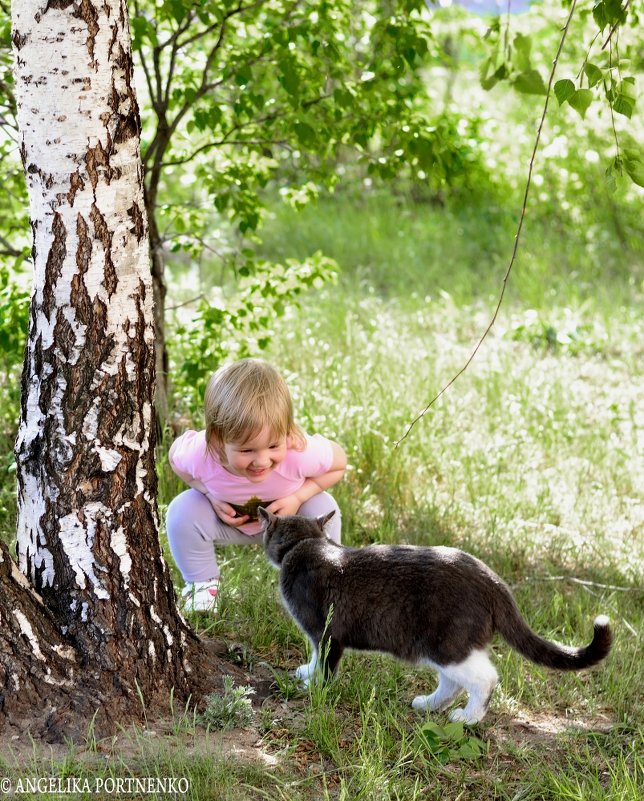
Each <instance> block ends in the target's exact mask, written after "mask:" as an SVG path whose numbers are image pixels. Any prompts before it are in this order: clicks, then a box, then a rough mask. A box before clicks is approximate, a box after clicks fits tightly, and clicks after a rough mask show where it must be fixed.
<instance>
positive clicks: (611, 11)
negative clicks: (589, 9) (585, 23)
mask: <svg viewBox="0 0 644 801" xmlns="http://www.w3.org/2000/svg"><path fill="white" fill-rule="evenodd" d="M593 18H594V20H595V22H596V23H597V25H598V26H599V27H600V28H601V30H602V31H603V30H604V28H606V27H607V26H608V25H616V24H621V23H623V22H625V21H626V11H625V10H624V8H623V7H622V0H600V2H599V3H596V4H595V6H594V8H593Z"/></svg>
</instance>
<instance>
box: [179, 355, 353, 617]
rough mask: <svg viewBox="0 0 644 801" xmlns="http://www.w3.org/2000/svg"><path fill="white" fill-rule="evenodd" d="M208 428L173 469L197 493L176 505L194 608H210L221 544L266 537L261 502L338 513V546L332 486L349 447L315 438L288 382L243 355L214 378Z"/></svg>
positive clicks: (187, 437)
mask: <svg viewBox="0 0 644 801" xmlns="http://www.w3.org/2000/svg"><path fill="white" fill-rule="evenodd" d="M205 419H206V429H205V431H186V432H185V433H184V434H182V435H181V436H180V437H179V438H178V439H177V440H176V441H175V442H174V443H173V445H172V447H171V448H170V465H171V466H172V469H173V470H174V471H175V473H176V474H177V475H178V476H180V477H181V478H182V479H183V480H184V481H185V482H186V483H187V484H189V485H190V486H191V487H192V489H189V490H186V491H185V492H182V493H181V494H180V495H178V496H177V497H176V498H175V499H174V500H173V501H172V503H171V504H170V506H169V508H168V515H167V521H166V528H167V534H168V540H169V543H170V550H171V551H172V556H173V557H174V560H175V562H176V564H177V567H178V568H179V570H180V571H181V573H182V575H183V578H184V580H185V581H186V586H185V588H184V590H183V595H184V597H185V598H186V600H187V604H186V605H187V608H188V609H194V610H208V609H211V608H212V607H213V605H214V603H215V599H216V596H217V586H218V583H219V568H218V566H217V561H216V559H215V549H214V546H215V545H229V544H235V545H240V544H244V545H245V544H251V543H260V544H261V541H262V525H261V523H260V522H259V521H258V520H257V508H258V506H264V507H265V508H266V509H268V510H269V511H270V512H273V514H276V515H293V514H301V515H305V516H307V517H318V516H319V515H323V514H326V513H327V512H330V511H331V510H334V511H335V515H334V516H333V517H332V518H331V520H330V521H329V524H328V526H327V535H328V536H329V537H330V538H331V539H333V540H335V541H336V542H340V528H341V520H340V510H339V509H338V505H337V504H336V502H335V501H334V500H333V498H332V497H331V496H330V495H329V494H328V493H327V492H325V490H327V489H329V487H332V486H333V485H334V484H336V483H337V482H338V481H339V480H340V479H341V478H342V475H343V474H344V470H345V468H346V464H347V459H346V456H345V453H344V451H343V450H342V448H341V447H340V446H339V445H337V444H336V443H335V442H331V440H328V439H325V438H324V437H322V436H320V435H315V436H308V435H307V434H305V433H304V432H303V431H302V430H301V429H300V428H299V426H297V425H296V424H295V422H294V420H293V403H292V400H291V396H290V393H289V391H288V388H287V386H286V383H285V382H284V379H283V378H282V377H281V376H280V375H279V373H277V371H276V370H275V369H274V368H273V367H271V366H270V365H268V364H266V363H265V362H262V361H258V360H256V359H244V360H242V361H240V362H236V363H235V364H232V365H229V366H228V367H223V368H221V369H220V370H218V371H217V372H216V373H215V374H214V376H213V377H212V378H211V380H210V383H209V384H208V387H207V389H206V397H205Z"/></svg>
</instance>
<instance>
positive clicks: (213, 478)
mask: <svg viewBox="0 0 644 801" xmlns="http://www.w3.org/2000/svg"><path fill="white" fill-rule="evenodd" d="M304 436H305V439H306V448H305V449H304V450H303V451H296V450H294V449H293V448H289V449H288V450H287V452H286V458H285V459H284V461H283V462H281V463H280V464H278V465H277V467H275V468H274V469H273V470H272V471H271V473H270V474H269V475H268V477H267V478H266V479H264V481H261V482H259V483H258V484H254V483H253V482H251V481H249V480H248V479H247V478H244V477H243V476H237V475H235V474H234V473H229V472H228V470H226V468H225V467H224V466H223V465H222V464H221V463H220V462H219V461H218V460H217V458H216V457H215V456H213V454H212V453H210V451H208V449H207V448H206V436H205V431H186V432H185V433H184V434H182V435H181V436H180V437H179V438H178V439H176V440H175V441H174V442H173V443H172V447H171V448H170V454H169V458H170V466H171V467H172V469H173V470H174V472H175V473H176V474H177V475H178V476H179V478H182V479H183V480H184V481H185V482H186V484H189V485H190V486H191V487H192V488H193V489H196V490H199V492H203V494H204V495H205V496H206V497H207V498H209V499H210V500H211V501H223V502H225V503H230V504H234V505H238V506H243V505H245V504H247V503H248V502H253V501H255V500H259V501H264V502H265V503H266V504H267V505H268V504H269V503H270V502H271V501H276V500H278V499H279V498H285V497H286V496H287V495H292V494H293V493H294V492H297V491H298V490H299V489H300V487H301V486H302V484H304V481H305V480H306V479H307V478H314V477H315V476H320V475H322V474H323V473H328V472H329V470H330V468H331V464H332V463H333V448H332V446H331V442H330V441H329V440H328V439H325V437H322V436H320V435H319V434H315V435H314V436H309V435H308V434H305V435H304ZM261 530H262V524H261V522H259V521H257V520H252V521H249V522H248V523H246V524H245V525H243V526H240V527H239V531H242V532H243V533H244V534H248V535H249V536H252V535H254V534H257V533H259V532H260V531H261Z"/></svg>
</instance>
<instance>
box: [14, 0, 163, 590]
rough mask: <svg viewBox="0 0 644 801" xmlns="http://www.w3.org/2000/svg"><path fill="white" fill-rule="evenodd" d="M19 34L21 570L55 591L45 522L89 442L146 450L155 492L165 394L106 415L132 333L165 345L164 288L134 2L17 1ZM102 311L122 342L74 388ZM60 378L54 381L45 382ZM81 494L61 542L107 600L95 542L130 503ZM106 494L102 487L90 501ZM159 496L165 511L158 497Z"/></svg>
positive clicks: (114, 339)
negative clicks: (71, 411)
mask: <svg viewBox="0 0 644 801" xmlns="http://www.w3.org/2000/svg"><path fill="white" fill-rule="evenodd" d="M13 41H14V47H15V54H16V95H17V101H18V121H19V127H20V131H21V136H22V156H23V161H24V164H25V169H26V173H27V176H28V182H29V198H30V216H31V220H32V228H33V237H34V240H33V244H34V247H33V260H34V289H33V299H32V317H31V329H30V336H29V348H28V355H27V360H28V361H27V364H26V369H25V385H24V390H25V397H24V400H23V415H22V420H21V424H20V431H19V434H18V440H17V453H18V455H19V465H20V496H19V523H18V543H19V553H20V565H21V568H22V569H23V571H25V573H26V574H27V575H28V576H29V577H30V578H31V579H32V581H34V583H35V584H36V585H37V586H38V587H39V588H42V587H43V586H53V585H54V584H55V581H56V567H55V564H54V560H53V557H52V552H51V547H50V543H49V541H48V536H46V535H45V536H43V535H44V532H43V527H42V521H43V520H44V519H46V518H47V516H48V515H49V514H50V510H51V509H52V508H53V509H58V511H60V508H59V507H58V506H57V502H58V499H59V495H60V491H59V485H60V478H61V477H65V478H66V477H68V476H69V475H70V467H71V465H72V463H73V462H74V459H75V457H76V456H77V455H78V452H79V449H80V450H81V451H82V452H83V454H84V459H87V458H88V457H89V458H90V459H91V455H92V453H94V454H95V456H96V460H97V462H98V465H99V466H100V472H101V473H103V474H104V475H107V474H110V473H114V471H115V470H117V468H118V466H119V463H120V462H121V460H122V453H123V451H132V450H134V451H137V452H138V454H139V457H140V458H138V459H137V464H136V483H137V491H138V492H141V493H145V485H146V482H145V477H146V474H147V469H148V468H147V467H146V462H145V458H144V457H145V456H146V454H147V452H148V450H149V448H150V441H149V436H148V433H149V431H150V430H151V423H152V418H151V404H150V403H149V402H146V403H145V405H144V407H143V408H142V409H141V413H140V414H139V415H137V416H135V417H130V418H129V419H126V420H124V421H123V422H122V424H121V425H120V427H119V429H118V430H117V431H115V432H112V433H113V435H114V436H113V439H112V440H111V441H109V442H103V441H102V440H101V435H100V432H99V431H98V424H97V421H98V420H99V419H100V418H101V416H103V415H105V414H108V413H109V411H110V407H111V406H112V405H113V404H117V403H118V402H119V399H118V397H115V396H113V395H111V394H110V393H109V392H107V393H103V392H101V388H102V387H105V386H106V381H105V377H106V376H115V375H117V374H119V372H121V373H122V374H123V373H124V379H125V381H131V382H136V381H137V374H136V370H137V367H136V365H135V364H134V362H133V359H132V355H131V341H132V339H141V338H143V339H144V340H145V343H146V346H147V347H149V348H152V347H153V342H152V339H153V328H152V307H151V303H152V292H151V282H150V273H149V265H148V244H147V236H146V222H145V210H144V202H143V192H142V175H141V162H140V158H139V137H138V131H137V130H132V125H133V124H134V123H133V121H136V119H137V116H136V115H137V110H136V106H135V103H136V101H135V97H134V93H133V88H132V86H131V82H130V81H131V76H130V75H129V74H128V65H129V59H128V58H127V53H128V48H129V32H128V28H127V13H126V7H125V4H124V3H123V2H119V0H117V1H116V2H115V1H114V0H109V2H103V3H101V4H100V5H99V4H96V5H93V4H92V3H89V2H80V3H69V2H65V1H64V0H60V2H58V3H52V2H49V3H46V2H39V0H16V2H15V3H14V14H13ZM99 316H100V317H102V318H103V319H102V320H101V323H100V324H101V327H102V336H103V337H104V340H103V341H104V342H109V348H108V349H107V350H106V352H104V353H102V354H101V358H100V361H98V360H97V362H96V364H95V369H94V370H93V371H92V372H88V371H85V375H84V379H85V381H84V383H83V384H82V385H79V386H76V387H72V386H70V380H71V378H72V375H71V372H70V371H69V370H68V369H66V367H73V366H74V365H76V364H77V363H78V361H79V357H80V354H81V353H82V351H83V349H84V348H86V347H92V348H96V346H97V345H99V344H100V343H96V342H88V339H87V329H88V327H89V326H91V325H92V324H94V325H96V322H97V320H96V318H97V317H99ZM88 318H91V319H88ZM61 340H62V341H61ZM54 362H55V364H53V363H54ZM47 382H51V386H48V387H46V388H45V386H44V384H46V383H47ZM85 382H86V383H85ZM77 392H78V393H86V394H87V395H88V396H92V397H93V402H92V404H91V405H90V406H89V407H88V408H87V409H86V410H85V411H84V414H83V417H82V419H80V420H79V419H69V418H70V415H67V414H66V409H65V404H69V403H70V401H73V400H75V399H74V398H73V394H74V393H77ZM43 398H46V403H43ZM43 448H46V449H48V450H49V453H50V455H51V461H50V462H49V463H50V464H51V465H53V466H54V467H55V468H56V469H55V471H53V472H52V471H50V472H49V473H46V472H44V471H43V470H40V469H38V464H37V462H38V461H41V462H42V459H41V458H40V457H41V456H42V450H43ZM85 466H87V462H86V463H85ZM76 472H78V471H76ZM79 490H80V492H78V493H77V498H78V500H79V503H78V505H77V506H75V508H70V509H69V511H68V513H67V514H65V515H64V516H62V517H59V520H58V522H59V527H60V531H59V533H60V543H61V545H62V549H63V550H64V551H65V553H66V554H67V556H68V557H69V561H70V564H72V565H73V566H74V572H75V576H76V582H77V584H78V586H79V587H85V586H86V584H87V583H89V584H91V585H92V588H93V590H94V592H95V594H96V595H97V597H107V595H108V590H107V588H106V587H105V585H104V582H103V580H102V579H101V576H100V571H98V570H97V569H95V566H94V560H95V557H94V553H93V550H92V544H93V539H94V537H95V535H96V527H97V525H98V524H99V523H100V522H102V523H103V524H104V525H105V527H106V528H107V529H108V530H112V531H115V532H116V531H118V526H114V522H113V519H115V518H118V515H119V509H110V508H109V507H108V505H107V504H106V503H104V502H102V501H100V500H85V502H83V499H82V498H81V496H82V495H83V492H82V486H79ZM94 494H95V493H92V492H88V493H87V498H90V497H91V496H92V495H94ZM129 501H130V499H124V500H122V503H128V502H129ZM148 502H149V503H150V505H151V506H152V507H154V500H153V499H152V498H148ZM122 537H123V532H122V529H121V533H120V535H119V534H114V535H113V539H114V542H113V547H114V549H115V550H116V551H117V552H118V553H119V555H120V558H119V564H120V565H122V566H123V569H127V565H128V561H127V559H124V558H123V557H124V556H125V555H126V551H127V548H126V547H125V544H124V542H123V541H122Z"/></svg>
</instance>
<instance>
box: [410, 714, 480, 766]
mask: <svg viewBox="0 0 644 801" xmlns="http://www.w3.org/2000/svg"><path fill="white" fill-rule="evenodd" d="M420 735H421V738H422V741H423V745H424V746H425V748H427V750H428V751H429V753H430V754H431V755H432V756H433V757H434V758H435V759H437V760H438V761H439V762H441V763H443V764H445V763H447V762H452V761H454V760H459V759H480V758H481V757H483V756H485V755H486V754H487V750H488V744H487V743H485V742H484V741H483V740H480V739H479V738H478V737H474V736H473V735H470V734H465V729H464V726H463V724H462V723H446V724H445V725H444V726H439V725H438V723H432V722H431V721H429V722H427V723H425V724H424V725H423V726H422V727H421V729H420Z"/></svg>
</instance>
